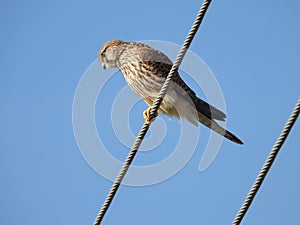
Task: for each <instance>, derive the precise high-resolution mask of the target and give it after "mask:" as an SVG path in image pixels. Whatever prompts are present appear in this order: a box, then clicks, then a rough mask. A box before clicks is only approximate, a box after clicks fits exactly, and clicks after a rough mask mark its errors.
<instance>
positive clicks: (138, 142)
mask: <svg viewBox="0 0 300 225" xmlns="http://www.w3.org/2000/svg"><path fill="white" fill-rule="evenodd" d="M210 2H211V0H204V2H203V3H202V6H201V8H200V10H199V12H198V14H197V17H196V19H195V21H194V23H193V25H192V27H191V29H190V31H189V33H188V35H187V37H186V39H185V41H184V43H183V45H182V47H181V49H180V51H179V53H178V55H177V57H176V60H175V62H174V64H173V66H172V68H171V70H170V72H169V74H168V76H167V78H166V80H165V83H164V85H163V86H162V88H161V90H160V92H159V95H158V97H157V98H156V100H155V102H154V103H153V106H152V107H151V111H150V118H151V119H153V118H154V117H155V114H156V112H157V111H158V109H159V106H160V104H161V102H162V100H163V98H164V96H165V95H166V92H167V90H168V86H169V84H170V82H171V80H172V78H173V76H174V75H175V73H176V72H177V71H178V68H179V66H180V64H181V62H182V60H183V57H184V55H185V53H186V52H187V50H188V48H189V46H190V45H191V42H192V40H193V38H194V36H195V34H196V33H197V31H198V28H199V27H200V25H201V22H202V20H203V17H204V15H205V13H206V11H207V9H208V6H209V4H210ZM150 124H151V120H150V122H145V123H144V124H143V126H142V128H141V130H140V132H139V134H138V136H137V138H136V140H135V143H134V145H133V147H132V149H131V150H130V152H129V154H128V156H127V158H126V160H125V162H124V164H123V166H122V168H121V170H120V171H119V174H118V176H117V178H116V179H115V181H114V183H113V185H112V187H111V189H110V191H109V193H108V195H107V197H106V199H105V201H104V203H103V205H102V207H101V209H100V211H99V212H98V214H97V217H96V219H95V221H94V225H99V224H100V223H101V221H102V220H103V217H104V215H105V213H106V212H107V210H108V208H109V206H110V204H111V202H112V200H113V198H114V196H115V194H116V193H117V190H118V188H119V186H120V184H121V183H122V180H123V178H124V176H125V174H126V172H127V170H128V168H129V166H130V164H131V162H132V161H133V159H134V156H135V155H136V153H137V151H138V149H139V147H140V145H141V143H142V141H143V139H144V137H145V135H146V133H147V131H148V129H149V127H150Z"/></svg>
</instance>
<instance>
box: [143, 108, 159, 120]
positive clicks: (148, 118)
mask: <svg viewBox="0 0 300 225" xmlns="http://www.w3.org/2000/svg"><path fill="white" fill-rule="evenodd" d="M150 111H151V108H150V107H149V108H148V109H146V110H145V111H144V112H143V116H144V119H145V120H146V122H147V123H150V122H153V121H154V120H155V117H157V116H158V112H156V113H155V115H154V117H153V118H152V120H151V118H150Z"/></svg>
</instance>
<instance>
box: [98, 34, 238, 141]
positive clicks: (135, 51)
mask: <svg viewBox="0 0 300 225" xmlns="http://www.w3.org/2000/svg"><path fill="white" fill-rule="evenodd" d="M98 58H99V60H100V61H101V62H102V66H103V68H105V69H106V68H112V67H117V68H118V69H119V70H120V71H121V72H122V73H123V75H124V78H125V80H126V82H127V83H128V85H129V86H130V87H131V88H132V89H133V91H135V92H136V93H137V94H138V95H139V96H140V97H141V98H142V99H143V100H144V101H145V102H146V103H147V104H148V105H149V107H151V106H152V104H153V101H154V100H155V98H156V97H157V96H158V94H159V91H160V89H161V87H162V85H163V83H164V81H165V79H166V77H167V75H168V74H169V71H170V69H171V67H172V62H171V60H170V59H169V58H168V57H167V56H166V55H165V54H163V53H162V52H160V51H158V50H155V49H153V48H151V47H149V46H148V45H145V44H141V43H137V42H124V41H120V40H112V41H109V42H107V43H106V44H104V45H103V46H102V48H101V49H100V51H99V53H98ZM149 109H150V108H149ZM149 109H148V111H147V110H146V111H145V112H144V116H145V119H149V118H148V116H149ZM158 112H159V113H163V114H167V115H168V116H170V117H178V118H186V119H187V120H188V121H190V122H191V123H193V124H195V125H196V126H197V125H198V122H201V123H202V124H204V125H205V126H207V127H209V128H211V129H212V130H214V131H215V132H217V133H219V134H220V135H222V136H224V137H226V138H228V139H229V140H231V141H233V142H236V143H238V144H242V143H243V142H242V141H241V140H240V139H239V138H237V137H236V136H235V135H234V134H232V133H231V132H229V131H227V130H225V129H224V128H223V127H221V126H220V125H218V124H217V123H216V121H215V120H219V121H225V119H226V115H225V114H224V113H223V112H222V111H220V110H218V109H217V108H215V107H214V106H212V105H209V104H208V103H207V102H205V101H203V100H201V99H200V98H198V97H197V96H196V94H195V92H194V91H193V90H192V89H190V88H189V87H188V85H187V84H186V83H185V82H184V81H183V80H182V79H181V77H180V75H179V73H178V72H177V73H176V74H175V76H174V78H173V80H172V82H171V83H170V86H169V89H168V91H167V93H166V95H165V97H164V99H163V101H162V103H161V105H160V108H159V110H158Z"/></svg>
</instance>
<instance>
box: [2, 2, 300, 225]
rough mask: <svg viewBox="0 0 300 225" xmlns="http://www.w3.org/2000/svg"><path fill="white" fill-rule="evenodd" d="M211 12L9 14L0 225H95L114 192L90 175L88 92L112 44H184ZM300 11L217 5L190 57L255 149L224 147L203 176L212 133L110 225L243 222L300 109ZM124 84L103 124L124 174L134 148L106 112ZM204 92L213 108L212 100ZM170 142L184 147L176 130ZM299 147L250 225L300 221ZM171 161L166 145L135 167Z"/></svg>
mask: <svg viewBox="0 0 300 225" xmlns="http://www.w3.org/2000/svg"><path fill="white" fill-rule="evenodd" d="M199 7H200V3H199V2H196V1H191V0H187V1H173V2H172V4H170V1H157V0H153V1H151V2H149V1H126V2H125V1H118V2H112V1H64V2H62V1H9V2H4V1H2V2H1V3H0V17H1V20H0V26H1V35H0V40H1V42H0V45H1V53H0V57H1V67H0V73H1V76H0V86H1V87H0V99H1V111H0V112H1V114H0V115H1V116H0V123H1V128H0V137H1V141H0V148H1V151H0V154H1V155H0V175H1V192H0V202H1V203H0V207H1V211H0V212H1V213H0V215H1V216H0V223H1V224H20V223H22V224H30V225H35V224H41V221H42V223H43V224H45V225H47V224H92V223H93V221H94V218H95V216H96V214H97V212H98V210H99V209H100V207H101V205H102V202H103V201H104V199H105V197H106V194H107V193H108V191H109V189H110V187H111V184H112V183H111V181H109V180H107V179H105V178H103V177H102V176H100V175H99V174H98V173H96V172H95V171H94V170H93V169H92V168H91V167H90V166H89V165H88V163H87V162H86V161H85V159H84V158H83V157H82V154H81V152H80V150H79V148H78V146H77V144H76V141H75V137H74V134H73V126H72V106H73V99H74V96H75V91H76V87H77V85H78V84H79V81H80V79H81V78H82V76H83V74H84V72H85V71H86V69H87V68H88V66H89V65H90V64H91V63H92V62H93V61H94V60H95V59H96V57H97V52H98V50H99V49H100V47H101V46H102V45H103V44H104V43H105V42H106V41H108V40H111V39H122V40H126V41H134V40H162V41H169V42H172V43H176V44H179V45H180V44H181V43H182V42H183V40H184V38H185V36H186V34H187V32H188V30H189V28H190V26H191V24H192V22H193V20H194V17H195V15H196V13H197V11H198V10H199ZM299 10H300V3H299V1H296V0H292V1H288V2H286V3H285V4H284V3H283V2H282V1H263V2H262V1H251V2H243V1H239V2H236V1H226V2H225V1H213V3H212V4H211V6H210V8H209V10H208V13H207V14H206V17H205V19H204V21H203V24H202V26H201V28H200V30H199V32H198V34H197V36H196V37H195V39H194V41H193V43H192V45H191V48H190V49H191V50H192V51H193V52H194V53H196V54H197V55H199V56H200V57H201V58H202V59H203V60H204V61H205V63H206V64H207V65H208V66H209V67H210V69H211V70H212V71H213V73H214V74H215V76H216V77H217V80H218V83H219V84H220V86H221V88H222V92H223V95H224V98H225V101H226V109H227V115H228V123H227V127H228V128H229V129H230V130H231V131H233V132H234V133H236V134H237V135H238V136H239V137H241V139H242V140H243V141H244V143H245V144H244V145H243V146H238V145H236V144H233V143H230V142H229V141H226V140H225V141H224V142H223V145H222V146H221V150H220V152H219V154H218V156H217V158H216V160H215V161H214V162H213V163H212V165H211V166H210V167H209V168H208V169H207V170H205V171H204V172H199V170H198V166H199V161H200V159H201V157H202V155H203V151H204V150H205V143H207V139H208V137H209V132H208V130H207V129H205V128H203V126H201V135H200V137H199V140H200V141H199V143H198V145H197V148H196V150H195V152H194V154H193V155H192V157H191V159H190V160H189V161H188V163H187V164H186V165H185V166H184V167H183V168H182V169H181V170H180V171H179V172H178V173H176V175H175V176H173V177H171V178H170V179H168V180H166V181H164V182H160V183H158V184H155V185H150V186H145V187H131V186H121V188H120V190H119V192H118V193H117V195H116V197H115V199H114V201H113V204H112V205H111V207H110V209H109V211H108V213H107V214H106V217H105V219H104V221H103V224H144V225H148V224H149V225H150V224H174V225H177V224H178V225H179V224H230V223H231V222H232V221H233V219H234V217H235V215H236V213H237V211H238V209H239V208H240V206H241V204H242V202H243V200H244V198H245V196H246V194H247V193H248V190H249V188H250V187H251V185H252V183H253V182H254V179H255V177H256V175H257V173H258V172H259V170H260V168H261V166H262V164H263V162H264V161H265V158H266V157H267V155H268V153H269V151H270V149H271V147H272V145H273V143H274V142H275V140H276V139H277V137H278V135H279V134H280V132H281V129H282V128H283V126H284V124H285V122H286V120H287V118H288V117H289V115H290V113H291V111H292V109H293V107H294V105H295V104H296V101H297V100H298V98H299V83H300V76H299V52H300V44H299V40H300V29H299V19H300V15H299ZM198 75H199V74H198ZM99 76H100V72H99ZM195 76H197V74H195ZM199 76H201V74H200V75H199ZM109 85H111V86H109ZM125 85H126V84H125V81H124V79H123V77H122V76H121V74H119V76H113V78H112V79H111V80H110V82H109V83H108V84H107V86H105V88H106V92H103V94H102V95H100V97H101V98H98V103H97V105H96V116H95V117H96V119H95V120H96V124H97V129H98V132H99V133H100V134H103V137H102V138H104V139H105V143H104V144H105V146H106V147H107V148H108V149H110V150H111V154H113V155H114V156H115V157H116V158H118V159H119V160H120V161H123V160H124V158H125V157H126V155H127V152H128V148H126V147H124V145H122V144H121V143H120V142H119V141H117V140H116V138H115V137H114V136H113V133H112V132H111V131H112V129H111V124H110V123H109V122H110V113H109V112H110V111H109V110H110V109H109V108H108V107H106V106H107V105H109V104H111V103H109V102H105V101H108V100H109V99H112V96H114V95H113V93H115V92H116V91H118V90H119V89H122V88H123V87H124V86H125ZM191 85H192V84H191ZM195 88H196V87H195ZM196 89H197V88H196ZM197 93H198V95H199V96H201V97H203V94H202V93H201V90H198V91H197ZM99 99H102V100H101V101H100V100H99ZM145 108H146V105H145V104H143V103H139V104H137V105H136V107H135V108H133V110H132V114H131V115H130V116H129V123H130V126H131V128H132V130H133V133H135V134H136V133H137V132H138V130H139V127H140V126H141V125H142V123H143V119H142V117H141V112H142V111H143V110H144V109H145ZM162 118H163V120H164V121H165V124H166V125H167V126H168V124H171V125H172V126H173V125H174V124H173V122H174V121H169V120H167V119H166V118H165V117H162ZM103 124H104V125H103ZM106 129H107V130H106ZM103 130H104V132H103ZM106 131H107V132H106ZM167 134H168V135H169V136H171V137H174V136H175V137H177V136H178V133H176V132H175V131H173V129H169V130H168V132H167ZM299 134H300V126H299V121H298V122H297V123H296V124H295V127H294V129H293V130H292V132H291V133H290V135H289V137H288V139H287V142H286V143H285V144H284V146H283V148H282V151H281V152H280V153H279V155H278V158H277V160H276V161H275V164H274V165H273V167H272V169H271V170H270V173H269V174H268V176H267V178H266V180H265V182H264V184H263V185H262V187H261V189H260V191H259V192H258V194H257V196H256V198H255V200H254V202H253V204H252V206H251V207H250V210H249V211H248V213H247V215H246V217H245V218H244V221H243V224H272V225H279V224H297V223H298V222H299V219H300V218H299V209H300V194H299V190H300V181H299V163H298V161H299V158H300V152H299V144H300V139H299ZM201 141H203V144H202V142H201ZM170 146H172V144H171V145H169V147H170ZM165 151H166V153H165ZM171 152H172V149H170V148H168V147H167V148H166V147H165V146H164V145H162V146H161V147H158V148H157V149H154V150H153V151H151V152H149V154H148V152H146V153H145V152H139V153H138V155H137V158H136V161H135V162H134V163H136V164H137V165H139V164H140V165H143V163H145V164H149V163H155V162H156V158H155V154H156V153H157V155H158V156H157V157H158V161H160V160H162V159H163V157H164V156H165V155H168V154H170V153H171ZM151 154H154V155H151ZM148 155H150V156H149V158H148ZM148 159H149V160H148ZM143 160H144V161H143Z"/></svg>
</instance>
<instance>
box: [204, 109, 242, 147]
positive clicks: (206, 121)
mask: <svg viewBox="0 0 300 225" xmlns="http://www.w3.org/2000/svg"><path fill="white" fill-rule="evenodd" d="M198 117H199V122H201V123H202V124H203V125H205V126H207V127H208V128H210V129H212V130H213V131H215V132H216V133H218V134H220V135H222V136H224V137H226V138H227V139H229V140H230V141H233V142H235V143H237V144H243V142H242V141H241V140H240V139H239V138H238V137H237V136H235V135H234V134H233V133H231V132H230V131H228V130H226V129H224V128H223V127H221V126H220V125H219V124H217V123H216V122H215V121H214V120H213V119H209V118H208V117H206V116H205V115H203V114H202V113H200V112H198Z"/></svg>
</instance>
